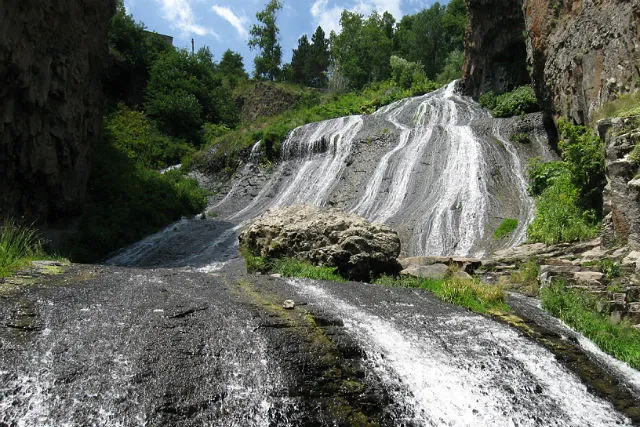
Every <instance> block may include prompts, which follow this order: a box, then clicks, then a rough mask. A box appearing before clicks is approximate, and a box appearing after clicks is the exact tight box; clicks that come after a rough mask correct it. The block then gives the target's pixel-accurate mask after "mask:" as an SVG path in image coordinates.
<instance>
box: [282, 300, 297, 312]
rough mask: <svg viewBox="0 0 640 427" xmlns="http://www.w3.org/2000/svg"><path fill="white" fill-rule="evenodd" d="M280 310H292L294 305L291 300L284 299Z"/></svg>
mask: <svg viewBox="0 0 640 427" xmlns="http://www.w3.org/2000/svg"><path fill="white" fill-rule="evenodd" d="M282 308H284V309H285V310H293V309H294V308H296V303H295V301H293V300H292V299H286V300H284V302H283V303H282Z"/></svg>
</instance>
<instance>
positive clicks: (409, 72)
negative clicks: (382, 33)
mask: <svg viewBox="0 0 640 427" xmlns="http://www.w3.org/2000/svg"><path fill="white" fill-rule="evenodd" d="M389 63H390V65H391V76H392V77H393V80H394V81H395V82H396V83H397V84H398V85H400V87H401V88H403V89H408V88H410V87H411V86H412V85H413V83H414V81H418V80H420V79H426V77H427V75H426V74H425V73H424V70H423V68H424V67H423V66H422V64H420V63H418V62H409V61H407V60H406V59H403V58H400V57H399V56H395V55H392V56H391V59H390V61H389Z"/></svg>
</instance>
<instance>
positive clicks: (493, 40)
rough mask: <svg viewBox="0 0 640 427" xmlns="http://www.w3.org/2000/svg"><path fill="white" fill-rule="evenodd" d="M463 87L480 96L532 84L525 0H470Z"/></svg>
mask: <svg viewBox="0 0 640 427" xmlns="http://www.w3.org/2000/svg"><path fill="white" fill-rule="evenodd" d="M467 8H468V10H469V28H468V30H467V34H466V38H465V64H464V78H463V82H464V88H465V92H466V93H467V94H468V95H471V96H473V97H474V98H477V97H478V96H480V95H481V94H482V93H484V92H488V91H494V92H498V93H500V92H506V91H509V90H512V89H513V88H514V87H516V86H520V85H523V84H528V83H530V78H529V73H528V71H527V64H526V59H527V50H526V45H525V37H524V34H525V27H524V18H523V15H522V0H467Z"/></svg>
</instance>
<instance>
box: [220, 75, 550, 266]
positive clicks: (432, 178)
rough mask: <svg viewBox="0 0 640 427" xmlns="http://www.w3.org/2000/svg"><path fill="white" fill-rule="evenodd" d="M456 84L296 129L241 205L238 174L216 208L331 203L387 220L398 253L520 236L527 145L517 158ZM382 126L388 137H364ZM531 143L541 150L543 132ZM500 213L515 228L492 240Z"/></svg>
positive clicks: (238, 218)
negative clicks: (398, 240)
mask: <svg viewBox="0 0 640 427" xmlns="http://www.w3.org/2000/svg"><path fill="white" fill-rule="evenodd" d="M454 88H455V83H451V84H450V85H448V86H447V87H445V88H442V89H440V90H438V91H435V92H432V93H429V94H426V95H423V96H421V97H416V98H409V99H404V100H401V101H398V102H395V103H393V104H390V105H388V106H385V107H383V108H381V109H380V110H378V111H377V112H376V113H375V114H373V115H370V116H351V117H343V118H338V119H332V120H326V121H323V122H319V123H312V124H309V125H305V126H301V127H299V128H297V129H295V130H294V131H292V132H291V133H290V135H289V136H288V138H287V140H286V141H285V142H284V143H283V145H282V150H281V151H282V158H281V162H280V163H279V165H278V166H277V169H276V170H275V172H274V173H273V175H272V177H271V178H270V179H269V180H268V181H267V182H266V183H265V184H264V185H262V186H261V188H260V190H259V191H258V192H257V195H256V196H255V197H254V198H253V199H249V200H246V201H245V202H244V204H242V205H240V208H238V207H237V204H236V205H234V204H232V203H229V202H230V201H233V200H234V196H235V192H236V191H237V188H239V187H242V186H239V185H237V183H236V184H234V187H233V188H232V189H231V191H230V192H229V193H228V194H227V195H226V196H225V197H224V198H223V199H222V200H221V201H220V202H219V203H218V204H217V205H216V209H219V210H220V211H221V212H225V206H226V205H227V204H229V208H228V209H229V210H227V211H226V212H227V213H226V214H223V215H222V216H221V218H222V219H224V218H225V217H226V218H227V219H228V220H230V221H233V222H236V223H238V222H240V223H243V222H245V221H248V220H251V219H253V218H255V217H257V216H259V215H261V214H262V213H263V212H264V211H265V210H266V209H269V208H275V207H279V206H288V205H294V204H309V205H315V206H336V205H337V206H338V207H339V208H341V209H343V210H347V211H351V212H355V213H358V214H360V215H362V216H364V217H366V218H367V219H370V220H372V221H378V222H384V223H388V224H389V225H391V226H392V228H394V229H396V230H397V231H398V232H399V233H400V234H401V236H404V237H403V239H404V241H403V247H404V251H405V254H406V255H426V254H429V255H475V256H481V255H483V254H484V253H485V252H486V251H487V250H488V249H491V250H493V249H497V248H498V247H508V246H513V245H516V244H518V243H520V242H521V241H522V239H523V238H524V235H525V234H524V233H525V231H526V225H527V224H528V223H529V221H530V220H531V218H532V215H533V210H532V206H533V202H532V200H531V198H530V197H529V196H528V195H527V192H526V181H525V178H524V177H523V168H524V164H525V162H526V159H527V158H528V157H527V156H530V155H531V154H527V155H524V158H523V154H522V152H521V151H522V150H523V149H518V148H516V147H515V146H514V145H513V144H511V143H510V142H509V141H508V140H506V138H504V137H503V136H502V135H501V127H500V125H499V124H496V123H497V122H495V121H494V122H493V123H492V120H493V119H492V118H491V117H490V115H489V114H488V113H487V112H486V111H484V110H482V109H481V108H480V107H478V106H477V104H475V103H474V102H473V101H471V100H470V99H467V98H465V97H461V96H459V95H457V94H456V93H455V90H454ZM376 129H377V130H376ZM381 129H384V131H383V132H382V134H386V135H387V139H386V141H388V143H386V145H384V144H382V145H380V144H379V145H375V144H373V145H372V143H371V141H372V140H373V139H375V138H376V137H377V136H379V135H376V134H375V132H378V133H380V130H381ZM532 145H534V146H535V147H534V148H533V149H531V151H535V152H536V153H535V154H538V155H542V156H545V155H547V153H548V151H545V149H544V148H543V145H544V141H536V142H535V143H534V144H532ZM366 153H369V154H366ZM240 175H242V174H240ZM496 177H497V178H496ZM238 192H239V191H238ZM507 217H511V218H517V219H518V221H519V226H518V229H517V230H516V231H515V232H514V233H513V235H512V237H511V238H510V239H508V240H502V241H499V242H496V241H494V240H492V238H491V235H492V233H493V231H494V230H495V228H497V226H498V225H499V223H500V222H501V220H502V219H504V218H507ZM489 246H490V248H489Z"/></svg>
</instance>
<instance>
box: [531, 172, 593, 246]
mask: <svg viewBox="0 0 640 427" xmlns="http://www.w3.org/2000/svg"><path fill="white" fill-rule="evenodd" d="M538 164H540V163H538ZM534 165H535V164H534ZM542 165H544V163H542ZM534 168H535V166H534V167H533V168H532V167H531V166H530V170H533V171H532V174H533V175H540V174H539V173H538V172H537V171H535V169H534ZM545 169H546V168H545ZM559 170H560V171H561V172H560V173H559V174H558V175H556V176H554V177H553V178H552V179H551V180H549V185H548V186H547V187H546V188H544V189H543V190H542V192H541V193H540V194H539V195H538V196H537V197H536V199H535V201H536V216H535V218H534V220H533V221H532V222H531V223H530V224H529V227H528V229H527V236H528V238H529V241H531V242H542V243H547V244H554V243H560V242H573V241H577V240H586V239H590V238H593V237H595V236H596V235H597V234H598V232H599V229H600V227H599V223H598V221H597V219H596V216H595V214H594V212H593V211H591V210H586V211H585V210H583V209H582V208H581V207H580V206H579V204H578V202H579V191H578V189H577V188H576V186H575V185H574V184H573V182H572V181H571V174H570V172H569V170H568V169H567V168H566V167H564V168H559ZM538 187H541V186H540V185H538Z"/></svg>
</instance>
